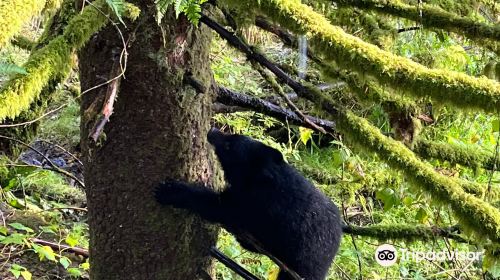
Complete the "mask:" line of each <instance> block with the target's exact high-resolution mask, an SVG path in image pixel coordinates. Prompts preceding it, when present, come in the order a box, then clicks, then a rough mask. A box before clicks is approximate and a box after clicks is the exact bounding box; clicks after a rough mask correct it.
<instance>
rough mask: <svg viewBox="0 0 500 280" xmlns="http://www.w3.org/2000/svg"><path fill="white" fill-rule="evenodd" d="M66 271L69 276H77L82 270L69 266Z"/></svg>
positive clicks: (80, 274)
mask: <svg viewBox="0 0 500 280" xmlns="http://www.w3.org/2000/svg"><path fill="white" fill-rule="evenodd" d="M67 271H68V273H69V275H70V276H71V277H75V278H77V277H80V276H82V272H81V271H80V269H78V268H76V267H70V268H68V269H67Z"/></svg>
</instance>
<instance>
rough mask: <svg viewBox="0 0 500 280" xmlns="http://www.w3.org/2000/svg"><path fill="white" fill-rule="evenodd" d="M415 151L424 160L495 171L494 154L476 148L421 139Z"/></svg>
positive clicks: (499, 164) (498, 161)
mask: <svg viewBox="0 0 500 280" xmlns="http://www.w3.org/2000/svg"><path fill="white" fill-rule="evenodd" d="M414 151H415V152H416V153H417V154H419V155H420V156H422V157H424V158H434V159H439V160H442V161H448V162H450V163H452V164H461V165H464V166H468V167H472V168H478V167H482V168H486V169H493V166H494V164H495V156H494V154H493V152H488V151H485V150H483V149H480V148H478V147H474V146H467V145H460V144H455V143H445V142H437V141H429V140H426V139H420V140H419V141H418V142H417V143H416V145H415V147H414ZM497 167H500V160H498V159H497Z"/></svg>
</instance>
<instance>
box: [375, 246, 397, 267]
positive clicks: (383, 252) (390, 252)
mask: <svg viewBox="0 0 500 280" xmlns="http://www.w3.org/2000/svg"><path fill="white" fill-rule="evenodd" d="M375 260H376V261H377V263H378V264H380V265H381V266H391V265H393V264H395V263H396V261H397V260H398V254H397V251H396V248H394V246H392V245H390V244H382V245H380V246H378V248H377V250H375Z"/></svg>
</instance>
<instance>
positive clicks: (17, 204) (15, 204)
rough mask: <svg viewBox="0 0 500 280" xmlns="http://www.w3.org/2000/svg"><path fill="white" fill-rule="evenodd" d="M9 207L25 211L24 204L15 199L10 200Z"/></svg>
mask: <svg viewBox="0 0 500 280" xmlns="http://www.w3.org/2000/svg"><path fill="white" fill-rule="evenodd" d="M9 205H10V206H12V207H14V208H17V209H24V208H25V207H24V202H23V201H21V200H19V199H17V198H14V199H10V200H9Z"/></svg>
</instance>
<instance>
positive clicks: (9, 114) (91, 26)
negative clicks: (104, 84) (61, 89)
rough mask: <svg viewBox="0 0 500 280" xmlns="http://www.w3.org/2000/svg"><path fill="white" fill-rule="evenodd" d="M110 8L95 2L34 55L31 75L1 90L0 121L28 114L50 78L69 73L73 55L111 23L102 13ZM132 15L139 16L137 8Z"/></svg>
mask: <svg viewBox="0 0 500 280" xmlns="http://www.w3.org/2000/svg"><path fill="white" fill-rule="evenodd" d="M107 7H108V6H107V4H106V2H105V1H104V0H98V1H95V2H93V3H92V5H89V6H87V7H86V8H85V9H84V10H83V11H82V12H81V13H80V14H79V15H77V16H75V17H74V18H72V19H71V20H70V21H69V23H68V26H67V27H66V28H65V29H64V32H63V34H62V35H60V36H57V37H56V38H55V39H53V40H51V41H50V42H49V43H48V44H47V45H46V46H45V47H43V48H41V49H39V50H36V51H35V52H33V53H32V55H31V56H30V58H29V59H28V62H27V63H26V64H25V65H24V68H25V69H26V71H27V72H28V74H27V75H18V76H16V77H14V78H13V79H11V80H9V81H8V82H7V83H6V84H5V85H4V87H3V88H2V89H1V90H0V121H3V120H4V119H6V118H11V119H14V118H15V117H16V116H18V115H19V114H20V113H21V112H22V111H23V110H27V109H28V108H29V106H30V104H31V103H32V102H33V101H34V100H35V99H36V98H37V97H38V95H39V94H40V92H41V90H42V89H43V87H44V86H45V85H47V83H48V81H49V80H50V78H51V77H53V76H56V75H59V74H60V73H64V72H66V71H69V68H70V67H71V63H69V59H70V55H71V53H72V52H73V51H75V50H78V49H80V48H81V47H83V45H84V44H85V43H86V42H87V41H88V40H89V39H90V37H91V36H92V35H93V34H94V33H96V32H97V31H99V30H100V29H101V28H102V27H104V26H105V24H106V23H107V22H108V20H107V17H106V16H105V15H104V14H103V13H101V11H108V8H107ZM128 7H129V8H130V7H131V6H128ZM96 8H97V9H99V10H100V11H99V10H97V9H96ZM131 14H132V15H137V8H134V9H133V10H132V13H131Z"/></svg>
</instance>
